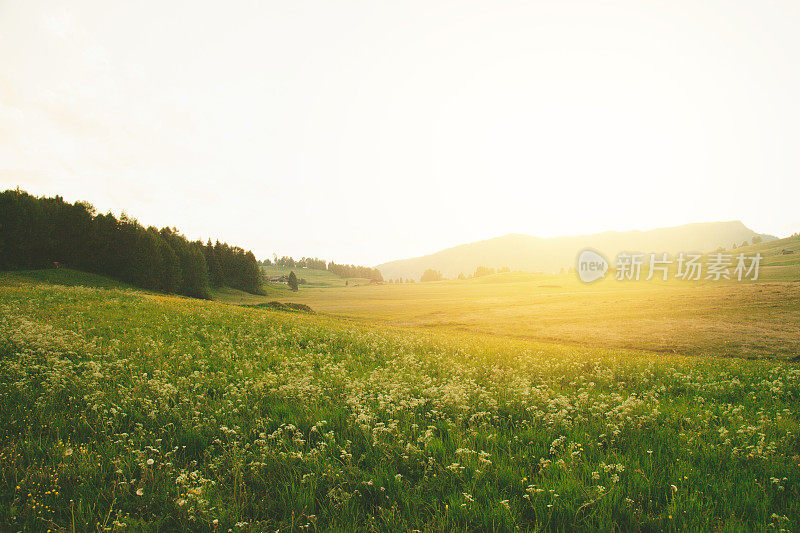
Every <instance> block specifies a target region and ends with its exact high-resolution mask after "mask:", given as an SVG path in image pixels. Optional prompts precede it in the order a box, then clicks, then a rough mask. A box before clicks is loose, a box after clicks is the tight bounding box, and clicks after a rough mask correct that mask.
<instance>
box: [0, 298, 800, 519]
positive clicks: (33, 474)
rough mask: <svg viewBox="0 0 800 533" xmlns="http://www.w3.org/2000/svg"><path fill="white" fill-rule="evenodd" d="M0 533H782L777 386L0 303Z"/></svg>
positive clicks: (244, 315)
mask: <svg viewBox="0 0 800 533" xmlns="http://www.w3.org/2000/svg"><path fill="white" fill-rule="evenodd" d="M0 418H1V420H0V422H1V423H0V462H1V464H2V477H1V478H0V529H1V530H4V531H17V530H26V529H29V530H42V531H47V530H48V529H49V530H52V531H60V530H61V531H73V530H74V531H95V530H113V531H125V530H137V529H146V530H155V529H158V530H162V531H163V530H200V531H262V530H271V531H275V530H283V531H288V530H302V529H308V530H312V531H317V530H331V529H334V530H341V531H352V530H370V531H371V530H385V531H389V530H391V531H397V530H414V529H417V530H509V531H510V530H543V529H544V530H553V529H555V530H594V529H598V528H601V529H606V530H609V529H622V530H638V529H642V530H659V531H660V530H671V529H688V530H714V531H741V530H760V531H765V530H766V531H780V530H789V531H797V530H798V528H800V440H798V439H799V438H800V437H799V435H800V434H799V433H798V430H800V427H798V426H799V422H800V368H799V367H798V366H797V364H792V363H787V362H776V361H744V360H735V359H713V358H699V357H697V358H692V357H677V356H675V357H672V356H663V355H652V354H646V353H630V352H625V351H622V350H619V351H611V350H605V351H598V350H581V349H578V348H562V347H558V346H550V345H531V344H525V343H521V342H519V343H516V342H513V341H503V342H500V341H493V340H491V339H484V338H480V337H470V336H465V335H458V334H452V335H427V334H420V333H415V332H410V331H402V330H378V329H376V328H375V327H374V326H373V327H370V325H369V324H367V323H362V322H356V321H348V322H341V321H337V320H334V319H332V318H325V317H316V316H303V315H295V314H290V313H280V312H276V311H268V310H258V309H247V308H239V307H234V306H227V305H222V304H216V303H212V302H201V301H195V300H188V299H178V298H168V297H157V296H152V295H146V294H142V293H138V292H133V291H119V290H103V289H89V288H82V287H56V286H47V285H31V284H25V283H17V284H6V285H5V286H0Z"/></svg>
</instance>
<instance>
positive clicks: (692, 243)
mask: <svg viewBox="0 0 800 533" xmlns="http://www.w3.org/2000/svg"><path fill="white" fill-rule="evenodd" d="M755 236H759V237H761V238H762V239H763V240H764V241H769V240H775V239H776V237H774V236H772V235H766V234H760V233H757V232H755V231H753V230H751V229H750V228H748V227H747V226H745V225H744V224H743V223H742V222H741V221H739V220H733V221H729V222H699V223H694V224H685V225H682V226H674V227H669V228H658V229H653V230H648V231H638V230H635V231H606V232H603V233H595V234H592V235H577V236H568V237H549V238H542V237H534V236H531V235H522V234H518V233H512V234H509V235H505V236H502V237H496V238H494V239H488V240H485V241H479V242H473V243H469V244H462V245H460V246H455V247H452V248H447V249H445V250H442V251H439V252H436V253H433V254H430V255H425V256H422V257H414V258H411V259H401V260H397V261H390V262H388V263H383V264H381V265H378V266H377V267H376V268H378V269H379V270H380V271H381V273H382V274H383V277H384V279H396V278H404V279H405V278H412V279H417V280H418V279H419V278H420V276H421V275H422V273H423V272H424V271H425V270H426V269H428V268H432V269H435V270H439V271H440V272H441V273H442V275H443V276H444V277H447V278H453V277H456V276H458V275H459V274H460V273H463V274H464V275H469V274H471V273H473V272H474V271H475V269H476V268H477V267H479V266H486V267H494V268H500V267H506V266H507V267H510V268H511V270H521V271H525V272H545V273H548V272H558V271H560V270H561V268H569V267H571V266H573V264H574V262H575V257H576V256H577V254H578V253H579V252H580V250H582V249H584V248H593V249H595V250H597V251H599V252H601V253H603V254H605V255H606V257H607V258H608V259H609V261H613V258H614V257H615V256H616V255H617V254H618V253H619V252H622V251H630V252H642V253H650V252H656V253H661V252H667V253H669V254H676V253H679V252H690V251H697V252H710V251H713V250H715V249H717V248H719V247H720V246H722V247H725V248H730V247H731V246H732V245H734V244H736V245H737V246H738V245H740V244H741V243H742V242H743V241H748V242H751V241H752V239H753V237H755Z"/></svg>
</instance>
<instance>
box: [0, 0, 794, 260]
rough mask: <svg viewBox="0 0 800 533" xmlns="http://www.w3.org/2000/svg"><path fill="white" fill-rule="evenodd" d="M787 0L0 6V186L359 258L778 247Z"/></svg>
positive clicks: (148, 219) (267, 249) (789, 40)
mask: <svg viewBox="0 0 800 533" xmlns="http://www.w3.org/2000/svg"><path fill="white" fill-rule="evenodd" d="M797 28H800V3H798V2H796V1H795V0H793V1H773V2H753V1H751V0H748V1H736V0H720V1H713V0H709V1H702V2H698V1H696V0H695V1H682V0H669V1H660V2H655V1H644V0H631V1H616V0H607V1H602V2H600V1H596V0H593V1H587V2H581V1H569V0H554V1H535V0H529V1H524V2H515V1H503V2H486V1H483V2H472V1H466V0H459V1H452V2H450V1H437V0H422V1H409V0H403V1H379V2H376V1H374V0H363V1H349V0H342V1H336V2H331V1H329V0H322V1H307V0H293V1H291V2H286V1H281V2H277V1H275V2H268V1H258V2H256V1H254V2H245V1H229V2H204V1H200V0H193V1H191V2H171V1H165V0H159V1H149V0H138V1H136V2H108V1H106V0H98V1H81V0H73V1H70V2H65V1H52V2H49V1H40V0H20V1H11V0H0V189H6V188H16V187H20V188H21V189H23V190H27V191H28V192H30V193H32V194H36V195H48V196H50V195H56V194H59V195H61V196H63V197H64V198H65V199H66V200H68V201H77V200H87V201H89V202H90V203H92V204H93V205H95V207H96V208H97V209H98V211H100V212H108V211H111V212H113V213H115V214H117V215H119V214H120V213H121V212H122V211H125V212H126V213H127V214H129V215H130V216H132V217H134V218H136V219H138V220H139V221H140V222H141V223H142V224H143V225H146V226H147V225H155V226H158V227H162V226H175V227H178V228H179V229H180V230H181V231H182V232H183V233H184V234H185V235H187V237H189V238H191V239H196V238H202V239H206V238H211V239H212V240H213V239H220V240H225V241H227V242H229V243H231V244H236V245H240V246H243V247H245V248H248V249H252V250H253V251H254V252H255V253H256V256H257V257H259V258H263V257H271V256H272V254H273V253H276V254H278V255H279V256H282V255H291V256H294V257H297V258H299V257H303V256H307V257H320V258H325V259H328V260H335V261H337V262H345V263H355V264H364V265H376V264H379V263H382V262H385V261H390V260H394V259H402V258H406V257H412V256H419V255H423V254H427V253H432V252H435V251H438V250H440V249H442V248H445V247H449V246H454V245H458V244H462V243H466V242H473V241H477V240H482V239H487V238H491V237H496V236H500V235H505V234H508V233H525V234H530V235H536V236H541V237H549V236H559V235H574V234H588V233H595V232H600V231H607V230H630V229H642V230H644V229H651V228H656V227H665V226H672V225H679V224H684V223H689V222H703V221H718V220H742V221H743V222H744V223H745V224H746V225H748V226H749V227H750V228H752V229H754V230H755V231H758V232H762V233H771V234H774V235H777V236H787V235H789V234H792V233H794V232H797V231H800V208H798V203H797V202H798V199H799V198H800V179H798V177H800V150H798V148H797V147H798V146H800V68H798V65H800V32H798V31H797Z"/></svg>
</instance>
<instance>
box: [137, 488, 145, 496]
mask: <svg viewBox="0 0 800 533" xmlns="http://www.w3.org/2000/svg"><path fill="white" fill-rule="evenodd" d="M136 495H137V496H144V489H142V488H138V489H136Z"/></svg>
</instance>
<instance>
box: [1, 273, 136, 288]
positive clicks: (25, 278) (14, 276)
mask: <svg viewBox="0 0 800 533" xmlns="http://www.w3.org/2000/svg"><path fill="white" fill-rule="evenodd" d="M0 283H3V284H10V283H44V284H52V285H66V286H68V287H76V286H82V287H96V288H102V289H130V290H143V289H139V288H136V287H133V286H131V285H128V284H127V283H123V282H121V281H117V280H115V279H111V278H108V277H106V276H101V275H99V274H91V273H89V272H81V271H80V270H73V269H71V268H50V269H44V270H14V271H6V272H0Z"/></svg>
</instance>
